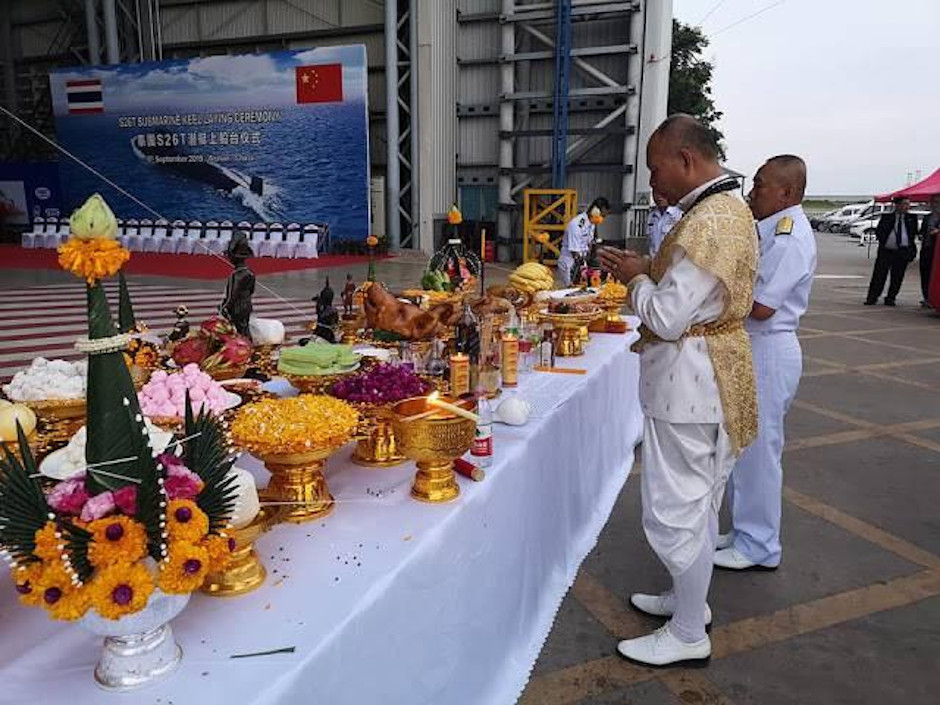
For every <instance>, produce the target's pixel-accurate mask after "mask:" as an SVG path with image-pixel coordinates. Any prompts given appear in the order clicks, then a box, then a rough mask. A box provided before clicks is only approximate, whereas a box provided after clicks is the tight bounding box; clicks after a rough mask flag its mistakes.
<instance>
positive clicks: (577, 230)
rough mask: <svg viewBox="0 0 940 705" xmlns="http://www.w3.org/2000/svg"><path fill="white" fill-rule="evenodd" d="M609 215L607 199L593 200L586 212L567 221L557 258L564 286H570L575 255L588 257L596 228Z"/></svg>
mask: <svg viewBox="0 0 940 705" xmlns="http://www.w3.org/2000/svg"><path fill="white" fill-rule="evenodd" d="M609 213H610V203H608V202H607V199H606V198H595V199H594V201H593V202H592V203H591V205H590V206H588V208H587V210H585V211H584V212H582V213H580V214H578V215H576V216H575V217H574V218H572V219H571V220H569V221H568V225H566V226H565V235H564V238H563V239H562V241H561V255H560V256H559V257H558V273H559V275H560V276H561V281H562V283H563V284H564V285H565V286H571V282H572V279H573V277H572V269H573V268H574V265H575V255H581V256H582V257H587V256H588V254H589V253H590V252H591V246H592V245H593V244H594V241H595V238H596V237H597V236H596V232H597V226H598V225H600V224H601V223H603V222H604V218H605V217H607V215H608V214H609Z"/></svg>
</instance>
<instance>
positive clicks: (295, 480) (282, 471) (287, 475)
mask: <svg viewBox="0 0 940 705" xmlns="http://www.w3.org/2000/svg"><path fill="white" fill-rule="evenodd" d="M334 450H336V449H335V448H328V449H325V450H312V451H309V452H306V453H283V454H281V453H258V452H256V451H252V452H253V453H254V454H255V455H256V456H257V457H259V458H260V459H261V460H262V461H263V462H264V465H265V467H266V468H267V469H268V471H269V472H270V473H271V481H270V482H269V483H268V486H267V487H266V488H265V489H264V490H263V491H262V493H261V495H262V501H264V502H271V503H274V504H275V506H277V507H278V508H279V509H281V514H280V520H281V521H287V522H290V523H291V524H302V523H304V522H307V521H313V520H314V519H319V518H320V517H325V516H326V515H327V514H329V513H330V512H332V511H333V496H332V495H331V494H330V490H329V488H328V487H327V485H326V478H325V477H323V466H324V465H325V464H326V459H327V458H329V457H330V455H332V454H333V451H334Z"/></svg>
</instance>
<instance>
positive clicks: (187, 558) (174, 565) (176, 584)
mask: <svg viewBox="0 0 940 705" xmlns="http://www.w3.org/2000/svg"><path fill="white" fill-rule="evenodd" d="M160 571H161V572H160V580H159V585H160V589H161V590H163V592H166V593H170V594H181V593H187V592H192V591H193V590H198V589H199V588H200V587H201V586H202V584H203V583H204V582H205V580H206V576H207V575H208V574H209V552H208V551H207V550H206V549H204V548H201V547H199V546H194V545H192V544H189V543H186V542H184V541H178V542H176V543H175V544H173V545H171V546H170V553H169V556H168V558H167V560H166V562H164V563H162V564H161V565H160Z"/></svg>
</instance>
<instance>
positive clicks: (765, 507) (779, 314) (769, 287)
mask: <svg viewBox="0 0 940 705" xmlns="http://www.w3.org/2000/svg"><path fill="white" fill-rule="evenodd" d="M805 190H806V164H805V163H804V162H803V160H802V159H800V158H799V157H795V156H792V155H781V156H777V157H773V158H772V159H769V160H768V161H767V163H766V164H764V165H763V166H762V167H761V168H760V169H759V170H758V172H757V174H756V175H755V177H754V186H753V188H752V189H751V192H750V194H748V204H749V205H750V207H751V212H752V213H753V214H754V218H755V219H756V220H757V232H758V237H759V238H760V269H759V271H758V276H757V283H756V285H755V286H754V307H753V309H752V311H751V316H750V318H749V319H748V320H747V323H746V327H747V330H748V333H749V334H750V338H751V348H752V350H753V356H754V373H755V377H756V378H757V410H758V418H759V422H758V433H757V439H756V440H755V441H754V443H753V444H752V445H750V446H749V447H747V448H745V450H744V452H743V453H742V454H741V457H740V458H738V460H737V462H736V464H735V466H734V470H733V471H732V474H731V482H729V483H728V503H729V506H730V508H731V517H732V531H731V533H729V534H723V535H722V536H720V537H719V540H718V546H717V547H718V550H717V551H716V553H715V565H716V566H717V567H719V568H726V569H730V570H747V569H764V570H773V569H775V568H776V567H777V566H778V565H779V564H780V556H781V547H780V511H781V493H782V488H783V468H782V466H781V454H782V452H783V444H784V433H783V421H784V417H785V416H786V413H787V410H788V409H789V408H790V403H791V402H792V401H793V397H794V396H796V390H797V387H798V386H799V383H800V376H801V375H802V372H803V354H802V351H801V350H800V343H799V340H798V339H797V337H796V331H797V328H798V327H799V325H800V317H801V316H802V315H803V314H804V313H805V312H806V309H807V307H808V306H809V295H810V289H811V288H812V286H813V276H814V274H815V272H816V239H815V236H814V235H813V228H812V227H811V226H810V224H809V220H808V219H807V218H806V215H805V214H804V213H803V208H802V206H801V205H800V204H801V203H802V202H803V195H804V192H805Z"/></svg>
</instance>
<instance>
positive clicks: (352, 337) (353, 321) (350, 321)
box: [339, 313, 365, 345]
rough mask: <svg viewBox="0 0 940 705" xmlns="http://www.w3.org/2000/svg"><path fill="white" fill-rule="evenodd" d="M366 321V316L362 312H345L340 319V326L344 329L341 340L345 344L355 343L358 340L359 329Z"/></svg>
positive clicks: (341, 329)
mask: <svg viewBox="0 0 940 705" xmlns="http://www.w3.org/2000/svg"><path fill="white" fill-rule="evenodd" d="M364 323H365V316H364V315H362V314H361V313H352V314H348V313H344V314H343V315H342V316H340V319H339V328H340V331H342V334H341V336H340V340H339V342H340V343H342V344H343V345H355V344H356V342H357V341H358V336H359V330H360V329H361V328H362V326H363V324H364Z"/></svg>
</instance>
